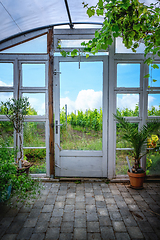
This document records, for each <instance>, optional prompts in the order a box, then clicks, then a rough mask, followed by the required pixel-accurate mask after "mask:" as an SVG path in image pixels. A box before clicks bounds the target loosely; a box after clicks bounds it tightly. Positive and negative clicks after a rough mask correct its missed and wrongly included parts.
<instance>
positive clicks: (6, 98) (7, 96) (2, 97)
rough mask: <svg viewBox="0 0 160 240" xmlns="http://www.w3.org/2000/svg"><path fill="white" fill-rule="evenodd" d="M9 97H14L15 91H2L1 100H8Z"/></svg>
mask: <svg viewBox="0 0 160 240" xmlns="http://www.w3.org/2000/svg"><path fill="white" fill-rule="evenodd" d="M9 98H13V93H10V92H1V93H0V102H1V101H2V102H6V101H8V100H9Z"/></svg>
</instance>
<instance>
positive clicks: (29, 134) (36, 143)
mask: <svg viewBox="0 0 160 240" xmlns="http://www.w3.org/2000/svg"><path fill="white" fill-rule="evenodd" d="M138 113H139V109H138V106H136V108H135V111H132V110H129V109H124V110H122V111H120V110H119V109H118V110H117V114H118V115H120V116H138ZM32 114H33V115H35V114H36V112H35V111H33V109H32V112H30V115H32ZM148 114H149V115H151V116H160V109H159V110H156V109H155V108H154V107H153V108H152V110H151V111H148ZM102 119H103V114H102V109H100V110H99V111H98V110H97V109H95V110H94V111H92V110H88V111H86V112H85V113H83V112H82V111H78V112H77V114H74V113H71V114H69V115H68V116H67V123H66V114H65V110H64V109H62V111H61V113H60V123H62V124H63V126H61V134H60V147H61V149H63V150H102ZM131 124H134V125H135V127H136V128H137V127H138V124H135V123H131ZM116 129H117V131H116V147H117V148H129V147H131V146H130V144H129V143H128V142H126V141H124V140H123V139H122V135H123V129H122V127H121V125H120V124H117V126H116ZM155 134H158V136H159V135H160V134H159V132H158V133H155ZM0 138H2V139H4V140H5V141H8V142H9V144H10V146H12V147H13V144H14V141H13V126H12V125H11V123H10V122H9V121H6V122H2V121H1V122H0ZM23 146H24V147H34V148H32V149H24V151H23V153H24V158H25V159H27V160H28V161H30V162H31V163H33V164H34V166H33V167H31V173H45V172H46V149H45V123H43V122H26V123H24V128H23ZM36 147H43V148H42V149H36ZM131 155H132V153H131V151H124V150H123V151H122V150H117V151H116V174H117V175H119V174H126V173H127V170H128V165H127V161H126V156H128V157H129V160H130V162H131V166H132V165H133V159H132V156H131ZM147 174H160V155H159V152H157V153H155V154H154V155H153V154H150V155H148V157H147Z"/></svg>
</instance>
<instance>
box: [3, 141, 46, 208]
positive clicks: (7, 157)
mask: <svg viewBox="0 0 160 240" xmlns="http://www.w3.org/2000/svg"><path fill="white" fill-rule="evenodd" d="M0 145H1V147H0V199H1V201H5V200H6V198H7V191H6V190H7V188H8V186H12V193H11V196H16V197H17V201H20V202H22V203H23V202H28V201H29V200H30V198H31V197H35V196H36V195H37V193H38V192H39V191H40V187H41V186H40V183H39V182H38V181H37V182H36V181H35V180H33V179H32V178H31V177H30V176H27V175H26V174H25V173H22V174H20V175H17V167H16V165H15V161H14V150H13V149H9V148H7V147H8V143H5V142H3V141H1V142H0Z"/></svg>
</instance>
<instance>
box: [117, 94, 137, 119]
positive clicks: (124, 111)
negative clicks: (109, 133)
mask: <svg viewBox="0 0 160 240" xmlns="http://www.w3.org/2000/svg"><path fill="white" fill-rule="evenodd" d="M117 113H118V114H119V115H120V116H122V117H137V116H139V94H117Z"/></svg>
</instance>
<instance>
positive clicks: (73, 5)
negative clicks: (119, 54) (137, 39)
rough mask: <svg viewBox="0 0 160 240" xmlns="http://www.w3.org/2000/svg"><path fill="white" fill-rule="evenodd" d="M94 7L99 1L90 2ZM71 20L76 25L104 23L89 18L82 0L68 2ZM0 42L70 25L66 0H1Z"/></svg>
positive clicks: (90, 0) (94, 18) (98, 19)
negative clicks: (33, 31) (21, 35)
mask: <svg viewBox="0 0 160 240" xmlns="http://www.w3.org/2000/svg"><path fill="white" fill-rule="evenodd" d="M88 3H89V5H94V4H96V3H97V0H89V1H88ZM68 6H69V9H70V15H71V19H72V21H73V22H74V23H102V22H103V18H102V17H97V16H94V17H92V18H89V17H88V15H87V14H86V10H87V9H84V8H83V5H82V0H76V1H73V0H68ZM0 22H1V23H3V24H0V33H1V34H0V41H1V40H3V39H5V38H7V37H10V36H12V35H15V34H17V33H21V32H25V31H28V30H31V29H35V28H40V27H43V26H48V25H57V24H67V23H69V19H68V14H67V11H66V6H65V1H64V0H47V1H44V0H34V1H33V0H26V1H19V0H14V1H13V0H7V1H6V0H1V1H0Z"/></svg>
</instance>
